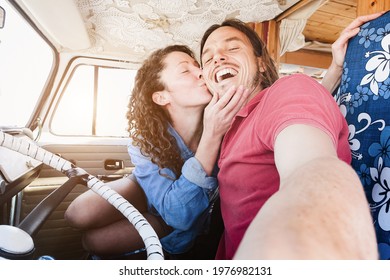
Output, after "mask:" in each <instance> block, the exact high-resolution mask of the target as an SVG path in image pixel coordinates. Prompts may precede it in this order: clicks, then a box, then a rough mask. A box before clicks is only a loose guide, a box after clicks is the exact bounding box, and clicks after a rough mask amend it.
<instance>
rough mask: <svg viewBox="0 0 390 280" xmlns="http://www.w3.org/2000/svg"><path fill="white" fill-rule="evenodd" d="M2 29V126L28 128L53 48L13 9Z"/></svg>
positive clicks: (5, 4) (7, 7)
mask: <svg viewBox="0 0 390 280" xmlns="http://www.w3.org/2000/svg"><path fill="white" fill-rule="evenodd" d="M0 6H1V7H2V8H3V9H4V10H5V12H6V15H5V23H4V27H3V28H2V29H0V125H12V126H13V125H15V126H26V124H27V122H28V121H29V119H30V117H31V114H32V112H33V110H34V108H35V106H36V104H37V102H38V99H39V96H40V95H41V93H42V92H43V88H44V85H45V83H46V81H47V80H48V77H49V74H50V70H51V68H52V65H53V61H54V56H53V51H52V49H51V48H50V46H49V45H48V44H47V43H46V42H45V41H44V40H43V39H42V37H40V36H39V34H38V33H36V31H35V30H34V29H33V28H31V26H30V25H28V24H27V22H26V21H25V20H24V19H23V18H22V17H21V16H20V15H19V14H18V13H16V11H15V9H14V8H13V7H12V6H10V4H9V3H8V2H7V1H3V0H0Z"/></svg>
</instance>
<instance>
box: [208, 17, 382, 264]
mask: <svg viewBox="0 0 390 280" xmlns="http://www.w3.org/2000/svg"><path fill="white" fill-rule="evenodd" d="M201 63H202V66H203V75H204V79H205V80H206V83H207V86H208V87H209V89H210V91H211V92H212V93H213V94H219V93H223V92H225V91H226V89H228V88H229V87H231V86H233V85H235V86H240V85H244V86H245V87H247V88H248V89H249V91H250V97H249V101H248V103H247V105H246V106H245V107H244V108H243V109H241V110H240V112H239V113H238V114H237V115H236V117H235V119H234V120H233V123H232V125H231V128H230V129H229V130H228V132H227V133H226V135H225V137H224V140H223V143H222V146H221V153H220V159H219V163H218V165H219V167H220V172H219V175H218V181H219V186H220V197H221V210H222V216H223V220H224V224H225V232H224V236H223V238H222V240H221V243H220V246H219V250H218V254H217V258H218V259H231V258H233V257H235V258H246V259H248V258H260V259H279V258H281V259H376V258H377V257H378V256H377V250H376V245H375V243H376V239H375V233H374V230H373V226H372V219H371V216H370V212H369V208H368V205H367V200H366V198H365V195H364V192H363V188H362V186H361V184H360V182H359V179H358V177H357V175H356V173H355V172H354V171H353V170H352V168H351V167H350V165H349V163H350V160H351V154H350V150H349V145H348V128H347V124H346V122H345V119H344V118H343V116H342V115H341V113H340V111H339V109H338V107H337V104H336V103H335V101H334V99H333V98H332V97H331V95H330V94H329V92H328V91H327V90H326V89H325V88H324V87H323V86H321V85H320V84H318V83H317V82H316V81H314V80H313V79H311V78H309V77H307V76H305V75H292V76H289V77H285V78H282V79H279V80H277V70H276V68H275V65H274V64H273V62H272V59H271V58H270V56H269V54H268V52H267V50H266V47H265V45H264V43H263V42H262V41H261V40H260V39H259V37H258V36H257V34H256V33H255V32H254V31H253V30H252V29H250V28H249V27H247V26H246V25H245V24H243V23H242V22H239V21H237V20H227V21H225V22H223V23H222V24H221V25H213V26H211V27H210V28H209V29H208V30H207V31H206V33H205V35H204V36H203V38H202V41H201ZM248 227H249V229H250V230H248V233H247V235H246V236H245V241H244V242H243V244H242V245H241V247H240V249H239V251H238V252H237V249H238V247H239V245H240V242H241V240H242V239H243V237H244V234H245V232H246V231H247V229H248ZM236 252H237V254H236Z"/></svg>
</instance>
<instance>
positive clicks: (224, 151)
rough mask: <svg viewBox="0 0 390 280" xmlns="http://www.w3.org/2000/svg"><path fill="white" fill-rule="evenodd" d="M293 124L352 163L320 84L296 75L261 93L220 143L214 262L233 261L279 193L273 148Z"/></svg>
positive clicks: (343, 131) (339, 118) (338, 117)
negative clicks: (312, 130)
mask: <svg viewBox="0 0 390 280" xmlns="http://www.w3.org/2000/svg"><path fill="white" fill-rule="evenodd" d="M292 124H307V125H312V126H314V127H317V128H319V129H321V130H322V131H324V132H326V133H327V134H328V135H329V136H330V137H331V139H332V140H333V143H334V145H335V147H337V153H338V156H339V158H340V159H342V160H344V161H345V162H347V163H350V162H351V152H350V148H349V143H348V134H349V133H348V126H347V123H346V121H345V119H344V117H343V115H342V114H341V113H340V110H339V107H338V106H337V104H336V102H335V100H334V99H333V97H332V96H331V94H330V93H329V92H328V91H327V90H326V89H325V88H324V87H323V86H322V85H321V84H319V83H318V82H317V81H315V80H314V79H312V78H310V77H308V76H306V75H303V74H296V75H291V76H287V77H284V78H281V79H279V80H278V81H277V82H275V83H274V84H273V85H272V86H271V87H269V88H267V89H265V90H263V91H261V92H260V93H259V94H257V95H256V96H255V97H254V98H253V99H252V100H250V102H249V103H248V104H247V105H246V106H245V107H244V108H243V109H242V110H241V111H240V112H239V113H238V114H237V116H236V117H235V119H234V121H233V124H232V126H231V128H230V129H229V131H228V132H227V133H226V135H225V137H224V140H223V142H222V147H221V155H220V159H219V162H218V165H219V168H220V171H219V174H218V182H219V186H220V197H221V211H222V217H223V221H224V224H225V232H224V235H223V237H222V239H221V242H220V246H219V248H218V252H217V257H216V258H217V259H232V258H233V256H234V254H235V252H236V250H237V248H238V245H239V243H240V242H241V239H242V237H243V236H244V233H245V231H246V229H247V228H248V226H249V224H250V223H251V221H252V220H253V219H254V217H255V216H256V214H257V213H258V212H259V210H260V209H261V207H262V206H263V204H264V203H265V202H266V201H267V200H268V198H269V197H270V196H271V195H272V194H274V193H275V192H276V191H277V190H278V189H279V175H278V172H277V169H276V166H275V160H274V144H275V139H276V136H277V135H278V133H279V132H280V131H281V130H283V129H284V128H286V127H287V126H289V125H292Z"/></svg>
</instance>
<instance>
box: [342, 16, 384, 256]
mask: <svg viewBox="0 0 390 280" xmlns="http://www.w3.org/2000/svg"><path fill="white" fill-rule="evenodd" d="M389 73H390V12H387V13H386V14H384V15H382V16H381V17H380V18H377V19H375V20H373V21H371V22H368V23H366V24H364V25H363V26H362V27H361V30H360V32H359V34H358V35H356V36H355V37H354V38H352V39H351V40H350V42H349V44H348V49H347V54H346V58H345V63H344V70H343V75H342V78H341V84H340V88H339V90H338V92H337V94H336V95H335V98H336V100H337V102H338V104H339V105H340V109H341V111H342V112H343V114H344V116H345V118H346V120H347V122H348V124H349V132H350V135H349V143H350V147H351V151H352V158H353V159H352V166H353V168H354V169H355V170H356V172H357V173H358V175H359V177H360V180H361V182H362V184H363V186H364V190H365V193H366V196H367V199H368V202H369V205H370V208H371V211H372V215H373V219H374V225H375V229H376V232H377V239H378V245H379V251H380V257H381V259H390V77H389ZM346 199H348V198H346Z"/></svg>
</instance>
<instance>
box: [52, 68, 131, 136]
mask: <svg viewBox="0 0 390 280" xmlns="http://www.w3.org/2000/svg"><path fill="white" fill-rule="evenodd" d="M135 74H136V70H129V69H123V68H110V67H100V66H94V65H79V66H78V67H76V68H75V69H74V71H73V74H72V76H71V79H70V81H69V83H68V85H67V86H66V88H65V90H64V92H63V93H62V97H61V99H60V101H59V104H58V106H57V108H56V110H55V113H54V116H53V119H52V122H51V131H52V132H53V133H54V134H58V135H71V136H123V137H126V136H128V132H127V119H126V112H127V104H128V102H129V97H130V94H131V90H132V88H133V82H134V77H135Z"/></svg>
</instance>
